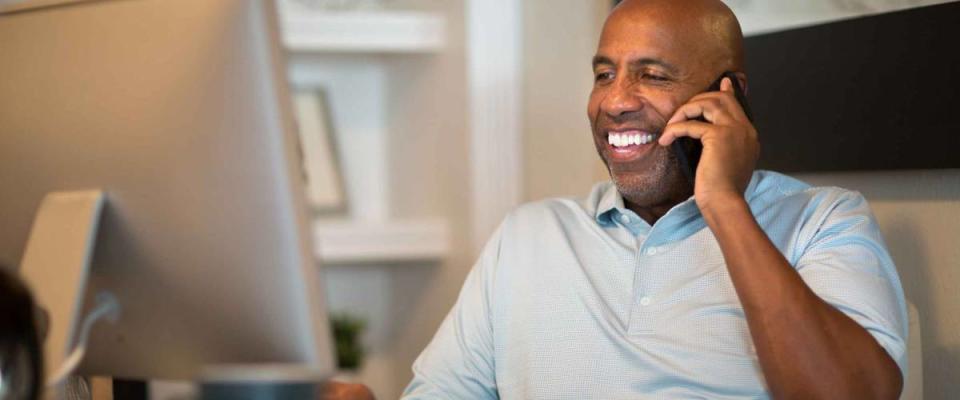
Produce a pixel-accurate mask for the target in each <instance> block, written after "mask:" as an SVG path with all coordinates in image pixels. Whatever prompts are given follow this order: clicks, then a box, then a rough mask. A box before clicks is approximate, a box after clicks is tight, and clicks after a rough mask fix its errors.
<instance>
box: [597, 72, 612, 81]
mask: <svg viewBox="0 0 960 400" xmlns="http://www.w3.org/2000/svg"><path fill="white" fill-rule="evenodd" d="M611 79H613V72H598V73H597V74H596V75H594V80H595V81H597V82H600V81H608V80H611Z"/></svg>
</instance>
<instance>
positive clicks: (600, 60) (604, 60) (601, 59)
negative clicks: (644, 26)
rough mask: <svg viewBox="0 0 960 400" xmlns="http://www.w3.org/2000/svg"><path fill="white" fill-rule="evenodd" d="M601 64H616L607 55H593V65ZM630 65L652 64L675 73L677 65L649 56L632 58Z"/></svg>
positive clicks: (642, 65)
mask: <svg viewBox="0 0 960 400" xmlns="http://www.w3.org/2000/svg"><path fill="white" fill-rule="evenodd" d="M601 64H606V65H617V64H616V63H615V62H613V60H611V59H610V58H609V57H607V56H601V55H598V56H594V57H593V67H594V68H596V67H597V66H598V65H601ZM630 65H631V66H632V67H645V66H650V65H654V66H658V67H660V68H663V69H666V70H667V72H670V73H676V72H677V71H678V69H677V67H676V66H674V65H673V64H670V63H668V62H666V61H663V60H660V59H656V58H651V57H644V58H639V59H636V60H633V61H631V62H630Z"/></svg>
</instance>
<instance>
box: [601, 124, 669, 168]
mask: <svg viewBox="0 0 960 400" xmlns="http://www.w3.org/2000/svg"><path fill="white" fill-rule="evenodd" d="M656 140H657V135H656V134H653V133H648V132H643V131H638V130H630V131H622V132H614V131H610V132H607V146H608V147H609V150H610V157H611V159H613V160H616V161H632V160H635V159H637V158H639V157H640V156H641V155H643V154H644V153H646V152H647V150H649V149H650V148H652V147H653V146H654V142H656Z"/></svg>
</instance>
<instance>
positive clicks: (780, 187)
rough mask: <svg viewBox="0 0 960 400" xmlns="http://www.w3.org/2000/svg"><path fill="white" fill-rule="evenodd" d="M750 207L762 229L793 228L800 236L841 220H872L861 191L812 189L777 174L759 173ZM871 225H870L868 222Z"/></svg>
mask: <svg viewBox="0 0 960 400" xmlns="http://www.w3.org/2000/svg"><path fill="white" fill-rule="evenodd" d="M757 174H758V176H756V177H755V178H754V179H755V180H756V181H757V182H756V185H755V188H754V190H753V191H752V193H750V195H751V198H750V200H749V203H750V208H751V209H752V210H753V212H754V215H755V216H756V217H757V220H758V222H760V224H761V225H762V226H764V228H765V229H768V230H771V231H772V230H773V228H776V227H780V228H786V227H787V226H794V227H795V228H797V229H800V230H801V231H802V232H806V234H805V235H803V236H811V235H812V234H814V233H816V232H820V231H821V230H822V229H823V227H824V226H826V225H830V224H835V223H839V222H841V221H872V220H873V215H872V212H871V210H870V206H869V204H868V203H867V200H866V199H865V198H864V197H863V195H862V194H860V192H857V191H854V190H849V189H844V188H841V187H836V186H812V185H810V184H807V183H805V182H803V181H801V180H799V179H796V178H792V177H789V176H786V175H784V174H780V173H777V172H771V171H758V173H757ZM870 223H872V222H870Z"/></svg>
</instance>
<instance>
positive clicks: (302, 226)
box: [0, 0, 333, 379]
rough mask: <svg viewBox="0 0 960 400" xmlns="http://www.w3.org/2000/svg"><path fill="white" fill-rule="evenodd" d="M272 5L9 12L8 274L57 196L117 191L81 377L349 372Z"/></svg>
mask: <svg viewBox="0 0 960 400" xmlns="http://www.w3.org/2000/svg"><path fill="white" fill-rule="evenodd" d="M277 25H278V21H277V17H276V12H275V7H274V5H273V4H272V2H269V1H261V0H203V1H197V0H126V1H109V0H102V1H76V0H73V1H69V0H68V1H50V0H40V1H34V2H29V1H28V2H25V3H21V2H15V1H10V0H3V1H2V2H0V264H4V265H12V266H16V265H18V264H19V263H20V260H21V257H22V255H23V252H24V247H25V245H26V242H27V238H28V236H29V232H30V229H31V223H32V221H33V219H34V215H35V212H36V210H37V207H38V205H39V204H40V202H41V199H42V198H44V196H45V195H46V194H47V193H50V192H56V191H69V190H81V189H101V190H103V191H104V193H105V194H106V202H105V206H104V209H103V215H102V217H101V220H100V228H99V234H98V235H97V239H96V244H95V246H94V252H93V259H92V267H91V268H90V270H89V279H88V282H87V298H88V301H87V305H86V306H84V307H85V308H89V303H90V301H89V299H90V297H91V296H92V294H93V293H97V292H99V291H101V290H108V291H110V292H112V293H114V294H115V296H116V298H117V299H118V300H119V302H120V304H121V307H122V314H121V317H120V319H119V320H118V321H117V322H116V323H113V324H109V323H103V324H99V325H97V326H96V327H95V328H94V329H93V331H92V333H91V338H90V343H89V346H88V348H87V349H88V350H87V354H86V357H85V359H84V361H83V363H82V364H81V367H80V369H79V372H80V373H82V374H90V375H109V376H115V377H125V378H158V379H190V378H194V377H195V376H196V374H197V373H199V372H200V370H201V368H203V367H204V366H206V365H215V364H251V363H299V364H303V365H306V366H309V367H311V368H314V369H316V370H317V371H318V372H320V373H325V372H332V371H333V356H332V352H331V348H332V342H331V340H330V337H329V336H330V330H329V325H328V322H327V315H326V310H325V306H324V296H323V295H322V292H321V290H320V289H321V287H322V285H321V281H320V277H319V271H318V270H317V263H316V261H315V258H314V256H313V254H314V252H313V251H312V241H311V240H310V236H309V230H308V210H307V207H306V204H305V200H304V197H305V196H304V189H303V183H302V179H301V177H302V175H301V172H300V170H301V169H300V165H301V163H300V162H299V155H298V154H299V152H298V147H297V142H296V140H297V139H296V133H295V124H294V121H293V118H294V117H293V114H292V111H291V110H292V107H291V105H290V97H289V96H288V90H287V82H286V78H285V69H284V63H283V60H282V59H283V52H282V50H281V48H280V46H279V34H278V26H277Z"/></svg>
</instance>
